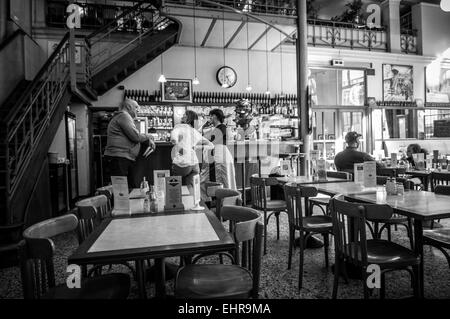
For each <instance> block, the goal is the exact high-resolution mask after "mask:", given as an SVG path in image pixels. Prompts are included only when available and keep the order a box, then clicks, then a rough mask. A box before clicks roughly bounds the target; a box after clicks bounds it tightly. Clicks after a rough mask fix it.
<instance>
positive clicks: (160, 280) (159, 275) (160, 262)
mask: <svg viewBox="0 0 450 319" xmlns="http://www.w3.org/2000/svg"><path fill="white" fill-rule="evenodd" d="M155 268H156V269H155V270H156V281H155V297H156V298H165V297H166V266H165V262H164V258H156V259H155Z"/></svg>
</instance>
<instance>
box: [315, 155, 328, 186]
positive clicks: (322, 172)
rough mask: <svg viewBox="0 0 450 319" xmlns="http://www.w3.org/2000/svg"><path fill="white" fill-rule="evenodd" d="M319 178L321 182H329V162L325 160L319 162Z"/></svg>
mask: <svg viewBox="0 0 450 319" xmlns="http://www.w3.org/2000/svg"><path fill="white" fill-rule="evenodd" d="M317 176H318V177H319V181H326V180H327V161H326V160H324V159H323V158H322V159H318V160H317Z"/></svg>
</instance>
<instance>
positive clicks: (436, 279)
mask: <svg viewBox="0 0 450 319" xmlns="http://www.w3.org/2000/svg"><path fill="white" fill-rule="evenodd" d="M441 223H442V224H444V225H446V226H447V227H449V226H450V220H444V221H441ZM280 233H281V235H280V239H279V240H276V231H275V220H274V219H272V220H271V221H270V225H269V236H268V253H267V255H265V256H263V264H262V274H261V285H260V287H261V289H260V298H274V299H281V298H282V299H305V298H307V299H324V298H331V292H332V286H333V274H332V272H331V270H330V269H325V263H324V254H323V248H319V249H308V250H306V253H305V266H304V277H303V289H302V290H301V292H299V291H298V289H297V283H298V258H299V257H298V250H296V251H295V252H294V258H293V261H292V268H291V270H287V248H288V245H287V243H288V236H287V216H286V215H285V214H282V215H281V231H280ZM393 241H395V242H397V243H400V244H402V245H404V246H406V247H408V246H409V243H408V239H407V237H406V233H405V231H404V230H403V229H399V230H398V231H394V232H393ZM55 243H56V246H57V247H64V248H57V251H56V255H57V257H56V258H55V266H56V273H57V281H58V282H59V283H63V282H65V273H64V271H65V267H66V256H67V255H69V254H70V253H71V252H72V251H73V249H74V248H75V247H76V245H77V241H76V237H75V235H74V234H68V235H63V236H60V237H59V238H56V239H55ZM333 249H334V248H333V247H331V248H330V265H331V264H333V259H334V251H333ZM174 261H178V259H174ZM112 270H113V271H123V272H129V271H128V269H127V268H125V267H124V266H120V265H118V266H113V269H112ZM386 283H387V284H386V285H387V289H386V298H402V297H407V296H408V295H411V294H412V289H411V286H410V279H409V274H408V273H407V272H405V271H404V272H392V273H388V274H387V275H386ZM147 290H148V295H152V294H153V284H148V285H147ZM172 291H173V280H170V281H168V282H167V292H168V293H169V294H170V293H171V292H172ZM136 297H137V289H136V285H135V283H134V282H133V283H132V291H131V293H130V298H136ZM374 297H376V296H374ZM425 297H426V298H441V299H442V298H450V268H449V266H448V264H447V262H446V260H445V258H444V257H443V255H442V254H441V253H440V252H439V251H437V250H436V249H432V248H430V247H425ZM0 298H22V292H21V280H20V272H19V269H18V268H8V269H1V270H0ZM338 298H340V299H344V298H351V299H355V298H356V299H358V298H362V286H361V282H360V281H357V280H350V281H349V283H348V284H346V283H345V282H344V281H343V280H342V281H341V282H340V286H339V295H338Z"/></svg>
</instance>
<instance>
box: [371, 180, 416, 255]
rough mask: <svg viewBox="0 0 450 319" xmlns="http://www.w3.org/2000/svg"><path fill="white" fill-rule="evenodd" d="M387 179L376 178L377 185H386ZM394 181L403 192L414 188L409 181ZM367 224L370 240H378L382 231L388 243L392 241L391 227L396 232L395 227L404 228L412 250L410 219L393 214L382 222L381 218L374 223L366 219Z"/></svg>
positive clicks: (412, 236)
mask: <svg viewBox="0 0 450 319" xmlns="http://www.w3.org/2000/svg"><path fill="white" fill-rule="evenodd" d="M387 178H388V177H387V176H377V185H384V184H386V182H387ZM396 181H397V182H398V183H402V184H403V186H404V188H405V190H408V189H412V188H413V187H414V186H413V183H411V182H410V181H409V180H407V179H405V178H400V177H399V178H396ZM368 222H369V223H367V226H368V227H369V230H370V233H371V234H372V238H374V239H380V238H381V235H382V233H383V231H384V230H386V232H387V238H388V241H391V239H392V233H391V226H394V229H395V230H397V226H403V227H405V229H406V233H407V235H408V238H409V244H410V246H411V249H413V248H414V242H413V238H414V235H413V228H412V221H411V218H410V217H406V216H403V215H399V214H396V213H393V214H392V217H390V218H389V219H385V220H383V219H381V218H378V219H377V220H374V221H372V220H370V219H368ZM370 222H371V223H373V227H372V225H371V224H370ZM380 224H382V226H381V227H379V225H380Z"/></svg>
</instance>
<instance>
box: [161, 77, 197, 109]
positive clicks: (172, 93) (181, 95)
mask: <svg viewBox="0 0 450 319" xmlns="http://www.w3.org/2000/svg"><path fill="white" fill-rule="evenodd" d="M161 92H162V101H163V102H189V103H192V81H191V80H178V79H167V81H166V82H163V83H161Z"/></svg>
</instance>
